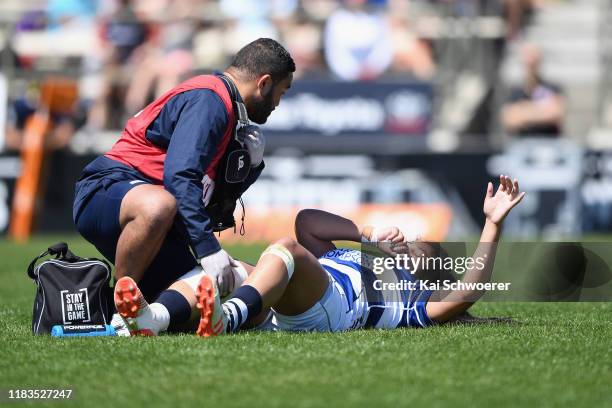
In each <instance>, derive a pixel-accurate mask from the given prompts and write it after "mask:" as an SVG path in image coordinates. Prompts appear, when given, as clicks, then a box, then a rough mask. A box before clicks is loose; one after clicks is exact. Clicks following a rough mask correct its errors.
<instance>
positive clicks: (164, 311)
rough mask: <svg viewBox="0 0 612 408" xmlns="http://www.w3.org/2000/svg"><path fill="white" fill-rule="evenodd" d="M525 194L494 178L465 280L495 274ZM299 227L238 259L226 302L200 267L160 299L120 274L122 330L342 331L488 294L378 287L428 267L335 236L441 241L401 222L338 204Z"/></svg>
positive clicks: (447, 308)
mask: <svg viewBox="0 0 612 408" xmlns="http://www.w3.org/2000/svg"><path fill="white" fill-rule="evenodd" d="M524 195H525V193H523V192H519V186H518V181H517V180H516V179H515V180H514V181H512V180H511V179H510V178H508V177H506V176H500V185H499V187H498V189H497V191H496V192H494V188H493V184H492V183H489V184H488V186H487V190H486V195H485V199H484V204H483V211H484V215H485V219H486V221H485V225H484V228H483V230H482V234H481V237H480V242H479V243H478V246H477V248H476V250H475V253H474V255H473V258H474V259H480V260H481V265H478V266H476V265H473V266H472V267H467V268H465V272H464V273H463V278H462V279H461V282H463V283H468V284H469V283H487V282H489V280H490V277H491V273H492V270H493V263H494V259H495V251H496V243H497V242H498V241H499V236H500V233H501V227H502V223H503V221H504V219H505V217H506V216H507V215H508V213H509V212H510V210H511V209H512V208H513V207H514V206H516V205H517V204H518V203H519V202H520V201H521V200H522V198H523V197H524ZM295 233H296V237H297V242H296V240H293V239H291V238H284V239H281V240H279V241H277V242H276V243H274V244H272V245H270V246H269V247H268V248H267V249H266V250H265V251H264V252H263V253H262V255H261V257H260V258H259V261H258V262H257V265H255V266H254V267H253V266H251V265H248V264H245V263H238V262H236V268H235V279H236V283H237V284H236V287H237V289H235V290H234V292H233V293H232V294H231V295H230V296H229V297H228V298H227V299H226V300H225V301H224V302H222V300H221V299H220V296H219V293H218V289H217V287H216V284H215V282H213V280H212V279H211V278H210V277H209V276H208V275H206V274H204V273H203V272H202V270H201V268H196V269H194V270H193V271H191V272H190V273H188V274H187V275H185V276H183V277H182V278H181V279H180V280H178V281H177V282H175V283H174V284H173V285H172V286H171V287H170V288H169V289H168V290H167V291H165V292H164V293H162V295H161V296H160V298H159V299H158V301H157V302H155V303H152V304H147V303H146V301H145V300H144V298H143V297H142V295H141V294H140V291H139V289H138V287H137V285H136V283H135V282H134V281H133V280H132V279H131V278H129V277H124V278H121V279H119V280H118V281H117V284H116V286H115V305H116V307H117V311H118V312H119V314H120V315H121V316H122V318H123V321H125V323H126V325H127V328H128V329H127V330H124V331H123V332H124V333H126V332H128V330H129V333H131V334H132V335H134V334H141V335H157V334H159V333H161V332H164V331H181V330H182V331H185V330H189V329H191V330H192V331H193V330H194V329H195V330H196V333H197V334H198V335H200V336H203V337H210V336H217V335H222V334H227V333H233V332H236V331H238V330H240V329H247V328H255V329H261V330H285V331H331V332H336V331H344V330H351V329H358V328H367V327H372V328H380V329H394V328H398V327H427V326H431V325H434V324H440V323H445V322H449V321H454V320H457V319H461V318H469V317H470V316H469V314H467V310H468V309H469V308H470V307H471V306H472V305H473V304H474V303H475V302H476V300H477V299H478V298H480V297H481V296H482V295H483V294H484V291H483V290H477V289H473V290H443V289H442V290H428V289H422V288H420V287H419V286H418V285H404V287H403V288H402V290H395V291H390V292H389V291H380V292H378V293H377V292H376V289H375V286H376V285H375V284H374V282H375V281H377V280H381V279H382V280H384V281H385V282H389V281H394V282H417V281H418V280H419V279H421V280H423V279H426V278H427V277H426V276H424V273H425V272H424V271H415V270H413V271H412V273H411V271H408V270H406V269H402V268H397V267H396V268H391V269H386V270H385V272H384V273H383V274H382V275H380V274H375V273H374V272H373V269H370V268H369V267H366V266H365V264H367V262H366V260H365V259H363V258H364V257H365V256H368V255H365V253H364V252H362V251H359V250H355V249H340V248H336V247H335V246H334V244H333V241H354V242H363V241H369V242H383V241H384V242H387V243H388V244H389V245H387V246H386V249H384V251H385V252H387V253H389V254H391V255H396V254H400V253H409V254H410V255H411V256H423V253H425V254H426V255H427V256H435V255H436V245H430V244H428V243H425V242H417V243H414V242H411V243H409V242H407V241H406V240H405V238H404V236H403V235H402V233H401V232H400V231H399V229H398V228H395V227H385V228H375V227H361V228H360V227H358V226H357V225H356V224H355V223H353V222H352V221H350V220H348V219H345V218H342V217H340V216H337V215H334V214H330V213H327V212H324V211H319V210H303V211H301V212H300V213H299V214H298V216H297V218H296V222H295ZM419 252H420V253H419ZM385 274H387V275H386V277H385ZM389 274H391V277H389ZM455 287H456V286H455ZM117 319H119V318H115V321H117ZM119 320H121V319H119ZM124 335H125V334H124Z"/></svg>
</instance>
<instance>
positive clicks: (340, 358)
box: [0, 237, 612, 408]
mask: <svg viewBox="0 0 612 408" xmlns="http://www.w3.org/2000/svg"><path fill="white" fill-rule="evenodd" d="M63 239H65V240H67V241H68V242H69V243H70V244H71V248H72V249H73V250H74V252H76V253H77V254H79V255H82V256H96V252H95V250H94V249H93V247H91V246H89V245H88V244H86V243H84V242H83V241H81V240H80V239H78V238H76V237H63ZM58 240H59V239H58V237H39V238H37V239H35V240H33V241H32V242H31V243H29V244H27V245H16V244H13V243H11V242H9V241H0V277H1V279H2V285H1V286H0V340H1V341H0V373H1V374H0V389H2V393H3V394H4V395H2V396H0V404H3V402H5V403H6V402H7V400H6V393H7V391H6V390H7V389H9V388H38V389H41V388H49V387H53V388H71V389H73V390H74V399H73V400H71V401H56V402H49V403H44V402H32V403H31V405H33V406H43V405H52V406H61V405H69V406H88V407H89V406H104V407H115V406H122V407H129V408H134V407H138V406H147V407H153V406H164V407H165V406H191V407H197V406H201V407H215V406H264V407H286V406H291V407H314V406H331V407H334V406H349V405H350V406H370V407H382V406H412V407H435V406H453V407H461V406H469V407H480V406H483V407H492V406H493V407H502V406H504V407H505V406H508V407H516V406H522V407H528V406H537V407H558V406H571V407H605V406H612V304H610V303H580V304H579V303H566V304H558V303H548V304H545V303H496V304H494V303H483V304H479V305H477V306H476V307H475V308H474V311H475V313H476V314H478V315H482V316H512V317H514V318H515V319H517V320H518V321H520V323H519V324H498V325H479V326H445V327H434V328H430V329H421V330H416V329H404V330H394V331H371V330H370V331H356V332H350V333H344V334H287V333H248V332H247V333H243V334H239V335H234V336H228V337H222V338H216V339H213V340H203V339H200V338H197V337H195V336H188V335H182V336H162V337H159V338H85V339H62V340H57V339H52V338H50V337H47V336H43V337H33V336H32V335H31V333H30V321H31V310H32V300H33V295H34V291H35V285H34V283H33V282H32V281H31V280H30V279H29V278H28V277H27V276H26V273H25V270H26V267H27V264H28V263H29V261H30V260H31V259H32V258H33V257H34V256H35V255H36V254H37V253H39V252H41V251H42V249H43V248H45V247H46V246H47V245H49V244H52V243H54V242H55V241H58ZM260 249H261V248H259V247H234V248H230V252H231V253H232V254H233V255H234V256H237V257H240V258H242V259H245V260H251V261H255V260H256V257H257V253H258V250H260ZM8 405H10V406H17V405H18V404H17V403H15V402H10V403H8Z"/></svg>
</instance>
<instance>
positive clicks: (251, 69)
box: [230, 38, 295, 83]
mask: <svg viewBox="0 0 612 408" xmlns="http://www.w3.org/2000/svg"><path fill="white" fill-rule="evenodd" d="M230 68H235V69H237V70H238V71H240V72H241V73H242V74H244V75H246V76H248V78H249V79H253V78H256V77H258V76H260V75H264V74H270V76H271V77H272V81H274V83H278V82H280V81H282V80H283V79H285V78H287V76H289V74H290V73H292V72H295V62H293V58H291V55H290V54H289V52H288V51H287V50H286V49H285V48H284V47H283V46H282V45H280V44H279V43H278V42H277V41H275V40H273V39H271V38H259V39H257V40H255V41H253V42H252V43H249V44H247V45H245V46H244V47H242V48H241V49H240V51H238V53H237V54H236V55H235V56H234V58H233V59H232V62H231V64H230Z"/></svg>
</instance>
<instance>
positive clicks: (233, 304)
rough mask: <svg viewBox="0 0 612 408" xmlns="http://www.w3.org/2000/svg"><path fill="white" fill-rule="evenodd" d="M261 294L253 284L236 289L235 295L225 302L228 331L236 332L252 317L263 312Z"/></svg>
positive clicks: (224, 308) (224, 309)
mask: <svg viewBox="0 0 612 408" xmlns="http://www.w3.org/2000/svg"><path fill="white" fill-rule="evenodd" d="M262 306H263V301H262V299H261V295H260V294H259V292H258V291H257V289H255V288H254V287H252V286H249V285H244V286H241V287H239V288H238V289H236V292H234V295H233V296H232V297H231V298H230V299H228V300H227V301H226V302H225V303H223V311H224V312H225V314H226V315H227V317H228V326H227V331H228V332H229V333H234V332H236V331H238V329H240V326H242V325H243V324H245V323H246V322H247V321H248V320H249V319H250V318H253V317H255V316H257V315H258V314H259V313H260V312H261V308H262Z"/></svg>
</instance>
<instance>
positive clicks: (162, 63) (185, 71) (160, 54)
mask: <svg viewBox="0 0 612 408" xmlns="http://www.w3.org/2000/svg"><path fill="white" fill-rule="evenodd" d="M198 3H199V0H172V1H170V0H166V1H165V3H162V4H160V5H159V10H158V13H160V15H158V16H156V17H157V19H158V20H160V22H159V25H158V27H157V28H158V29H157V33H156V35H155V37H154V40H153V41H152V47H151V49H150V50H149V52H148V53H147V54H146V58H144V59H141V60H139V61H138V62H137V63H136V64H135V67H134V71H135V72H134V76H133V78H132V80H131V81H130V86H129V88H128V91H127V94H126V98H125V104H126V106H125V108H126V116H132V115H134V114H136V113H137V112H138V111H139V110H140V109H142V106H144V105H146V104H147V103H148V102H149V100H148V98H149V97H150V96H151V95H152V96H153V97H154V98H158V97H160V96H161V95H162V94H163V93H165V92H166V91H168V90H169V89H171V88H173V87H174V86H176V85H178V84H179V83H180V82H181V81H182V80H183V79H186V77H187V76H188V75H189V74H190V73H191V72H192V71H193V69H194V56H193V38H194V36H195V34H196V30H197V24H198V21H197V14H196V11H197V10H196V6H197V5H198Z"/></svg>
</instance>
